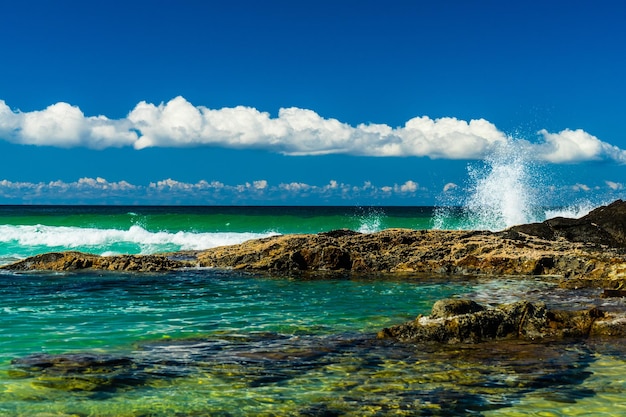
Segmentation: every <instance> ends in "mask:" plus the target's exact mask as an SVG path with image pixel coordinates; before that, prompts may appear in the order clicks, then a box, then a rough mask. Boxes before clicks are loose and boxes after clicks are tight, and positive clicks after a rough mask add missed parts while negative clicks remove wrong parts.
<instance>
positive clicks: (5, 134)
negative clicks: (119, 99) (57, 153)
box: [0, 100, 138, 149]
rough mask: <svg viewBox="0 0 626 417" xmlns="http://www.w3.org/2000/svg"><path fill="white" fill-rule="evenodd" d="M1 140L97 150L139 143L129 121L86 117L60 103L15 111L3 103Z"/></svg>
mask: <svg viewBox="0 0 626 417" xmlns="http://www.w3.org/2000/svg"><path fill="white" fill-rule="evenodd" d="M0 137H2V138H3V139H5V140H7V141H9V142H13V143H18V144H24V145H46V146H57V147H64V148H71V147H76V146H83V147H88V148H94V149H103V148H108V147H120V146H129V145H133V144H134V143H135V142H136V141H137V140H138V135H137V133H136V132H135V131H134V130H133V126H132V123H131V122H130V121H129V120H127V119H121V120H111V119H108V118H107V117H105V116H96V117H86V116H85V115H84V114H83V112H82V111H81V110H80V109H79V108H78V107H75V106H71V105H69V104H67V103H63V102H61V103H56V104H53V105H51V106H48V107H47V108H46V109H44V110H38V111H32V112H20V111H13V110H11V109H10V108H9V107H8V106H7V104H6V103H5V102H4V101H3V100H0Z"/></svg>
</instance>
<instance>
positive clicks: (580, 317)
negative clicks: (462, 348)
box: [378, 299, 626, 343]
mask: <svg viewBox="0 0 626 417" xmlns="http://www.w3.org/2000/svg"><path fill="white" fill-rule="evenodd" d="M591 336H622V337H623V336H626V316H625V315H624V314H623V313H622V314H609V313H605V312H603V311H600V310H599V309H597V308H591V309H589V310H583V311H563V310H549V309H548V308H546V305H545V304H544V303H535V304H533V303H530V302H528V301H519V302H516V303H513V304H506V305H502V306H499V307H496V308H485V307H483V306H481V305H479V304H477V303H475V302H474V301H471V300H456V299H449V300H440V301H437V302H436V303H435V305H434V306H433V309H432V312H431V315H430V316H428V317H424V316H419V317H417V318H416V319H415V320H413V321H410V322H407V323H404V324H400V325H397V326H393V327H389V328H385V329H383V330H381V331H380V332H379V333H378V338H380V339H386V338H393V339H398V340H401V341H411V342H442V343H466V342H474V343H477V342H483V341H486V340H495V339H524V340H537V339H546V338H564V337H573V338H586V337H591Z"/></svg>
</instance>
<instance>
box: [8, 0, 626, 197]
mask: <svg viewBox="0 0 626 417" xmlns="http://www.w3.org/2000/svg"><path fill="white" fill-rule="evenodd" d="M0 37H1V38H2V39H3V42H2V45H3V46H2V49H1V50H0V155H1V156H2V163H1V164H0V204H155V205H161V204H163V205H165V204H194V205H322V204H331V205H448V204H454V205H456V204H459V203H461V204H462V202H463V201H464V200H465V199H467V198H468V195H470V194H472V193H475V192H476V190H477V189H478V188H480V187H479V186H477V183H480V182H481V181H483V180H485V178H486V177H490V178H489V181H487V182H485V181H483V182H482V185H484V184H485V183H494V178H493V177H494V175H497V174H496V173H495V172H496V171H498V170H497V169H496V168H498V167H500V166H501V165H502V164H516V166H518V168H519V167H521V169H522V171H523V172H522V174H523V175H522V176H521V179H520V180H519V183H515V182H513V183H512V184H511V186H510V187H509V188H510V190H508V191H507V192H505V193H504V194H507V193H508V192H512V193H515V192H518V193H519V192H522V191H523V190H528V189H533V190H534V192H535V194H534V198H535V199H537V200H538V201H539V202H540V203H541V204H544V205H554V204H573V203H574V202H577V201H593V202H606V201H610V200H614V199H617V198H623V196H624V186H625V185H626V166H625V163H626V133H625V132H624V129H623V124H624V120H626V80H625V79H626V77H625V76H624V74H626V2H625V1H624V0H605V1H593V2H592V1H577V0H574V1H568V2H561V1H545V0H542V1H534V0H529V1H523V2H503V1H486V0H483V1H474V2H468V1H451V0H448V1H446V0H444V1H421V0H415V1H408V0H407V1H397V0H386V1H384V2H383V1H368V0H360V1H353V0H343V1H341V0H340V1H337V0H334V1H326V0H318V1H308V0H302V1H272V0H270V1H243V0H242V1H237V0H234V1H229V2H224V1H208V0H206V1H191V0H187V1H184V0H181V1H164V0H151V1H144V0H124V1H119V0H107V1H99V0H94V1H89V2H85V1H68V0H59V1H54V2H52V1H43V0H38V1H34V0H24V1H20V2H6V4H3V11H2V14H1V15H0ZM503 150H504V151H503ZM494 155H516V157H515V158H503V159H504V160H507V161H508V162H507V161H504V162H502V161H500V160H498V159H497V158H496V159H494ZM498 161H500V162H498ZM498 172H509V171H506V170H505V171H498ZM499 175H503V174H499ZM504 175H507V174H504ZM509 179H510V178H509ZM499 182H500V181H499V179H498V178H495V183H499ZM483 188H484V187H483ZM493 192H496V193H497V192H499V193H502V191H497V190H495V189H494V191H493ZM524 192H525V191H524ZM511 198H513V197H511Z"/></svg>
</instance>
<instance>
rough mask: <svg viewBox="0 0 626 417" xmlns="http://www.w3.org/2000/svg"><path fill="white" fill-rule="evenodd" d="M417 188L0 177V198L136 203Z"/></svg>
mask: <svg viewBox="0 0 626 417" xmlns="http://www.w3.org/2000/svg"><path fill="white" fill-rule="evenodd" d="M420 191H427V190H426V189H425V188H422V187H420V186H419V184H418V183H417V182H415V181H413V180H407V181H405V182H404V183H402V184H393V185H383V186H376V185H374V184H372V183H371V182H370V181H367V182H364V183H363V184H362V185H352V184H346V183H342V182H338V181H336V180H331V181H329V182H328V183H326V184H322V185H316V184H307V183H302V182H291V183H280V184H276V185H274V184H270V183H269V182H268V181H267V180H263V179H261V180H254V181H247V182H245V183H242V184H232V185H229V184H224V183H222V182H220V181H211V182H208V181H205V180H201V181H198V182H195V183H189V182H183V181H178V180H175V179H172V178H167V179H163V180H160V181H156V182H151V183H149V184H148V185H135V184H131V183H129V182H127V181H107V180H106V179H104V178H101V177H97V178H87V177H85V178H80V179H78V180H77V181H73V182H65V181H61V180H57V181H51V182H38V183H31V182H13V181H9V180H0V199H5V200H11V201H14V200H18V199H19V200H21V201H27V202H35V201H37V202H45V203H52V204H55V203H63V202H64V201H72V202H73V203H75V202H76V201H82V202H85V203H93V202H98V203H100V202H106V201H111V199H113V200H114V201H126V202H128V201H132V202H134V203H136V204H139V203H142V204H143V203H146V204H149V203H151V202H152V201H154V200H156V201H159V203H161V204H163V202H168V201H170V202H187V203H193V204H207V203H211V202H214V203H220V202H222V203H223V202H224V201H227V202H229V204H232V203H233V202H260V201H266V202H268V201H283V200H284V199H286V198H289V199H309V198H312V199H322V200H323V201H337V200H346V201H349V200H359V201H361V200H362V199H366V200H368V201H370V200H371V201H376V200H379V199H388V198H390V197H400V198H403V197H413V196H415V194H416V193H417V192H420ZM116 199H117V200H116ZM122 199H123V200H122Z"/></svg>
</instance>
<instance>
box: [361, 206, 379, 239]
mask: <svg viewBox="0 0 626 417" xmlns="http://www.w3.org/2000/svg"><path fill="white" fill-rule="evenodd" d="M383 217H384V213H383V212H381V211H379V210H376V209H374V208H371V207H370V208H369V209H368V210H367V211H366V212H364V213H362V214H361V215H360V216H358V222H359V227H358V229H357V231H358V232H360V233H375V232H378V231H380V230H382V218H383Z"/></svg>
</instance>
